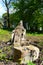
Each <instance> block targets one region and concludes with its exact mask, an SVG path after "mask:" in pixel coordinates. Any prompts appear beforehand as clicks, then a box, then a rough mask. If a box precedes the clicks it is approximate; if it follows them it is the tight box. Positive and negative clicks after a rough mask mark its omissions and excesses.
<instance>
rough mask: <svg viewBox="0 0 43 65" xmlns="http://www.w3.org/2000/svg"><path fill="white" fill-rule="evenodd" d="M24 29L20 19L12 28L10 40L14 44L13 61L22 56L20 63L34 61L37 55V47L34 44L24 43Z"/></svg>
mask: <svg viewBox="0 0 43 65" xmlns="http://www.w3.org/2000/svg"><path fill="white" fill-rule="evenodd" d="M25 37H26V30H25V28H24V27H23V23H22V20H21V21H20V23H19V25H18V26H17V27H16V28H15V30H13V33H12V40H13V44H14V49H15V51H14V53H15V54H14V61H18V60H19V59H20V58H22V60H21V63H26V62H27V61H29V60H30V61H31V62H32V61H35V60H37V59H38V57H39V48H37V47H36V46H34V45H31V44H29V45H28V46H26V45H24V44H26V38H25Z"/></svg>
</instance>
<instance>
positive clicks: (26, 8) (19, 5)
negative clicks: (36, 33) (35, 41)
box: [12, 0, 42, 31]
mask: <svg viewBox="0 0 43 65" xmlns="http://www.w3.org/2000/svg"><path fill="white" fill-rule="evenodd" d="M12 4H13V7H14V9H16V12H15V13H17V14H16V15H18V17H19V20H21V19H22V20H23V21H24V26H26V23H28V24H27V25H28V28H29V27H30V30H32V31H33V28H34V23H35V29H36V28H37V27H38V17H39V13H38V16H35V14H36V13H35V12H36V11H38V9H41V8H42V4H41V0H16V2H15V3H14V2H13V3H12ZM35 18H37V20H36V19H35Z"/></svg>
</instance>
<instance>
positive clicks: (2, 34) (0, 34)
mask: <svg viewBox="0 0 43 65" xmlns="http://www.w3.org/2000/svg"><path fill="white" fill-rule="evenodd" d="M10 37H11V32H10V31H7V30H3V29H0V41H3V40H4V41H7V40H9V39H10Z"/></svg>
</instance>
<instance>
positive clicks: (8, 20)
mask: <svg viewBox="0 0 43 65" xmlns="http://www.w3.org/2000/svg"><path fill="white" fill-rule="evenodd" d="M7 21H8V28H10V20H9V8H8V6H7Z"/></svg>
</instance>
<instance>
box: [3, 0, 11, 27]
mask: <svg viewBox="0 0 43 65" xmlns="http://www.w3.org/2000/svg"><path fill="white" fill-rule="evenodd" d="M2 2H3V3H4V4H5V6H6V9H7V21H8V28H10V20H9V5H10V3H11V0H9V1H8V0H2Z"/></svg>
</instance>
